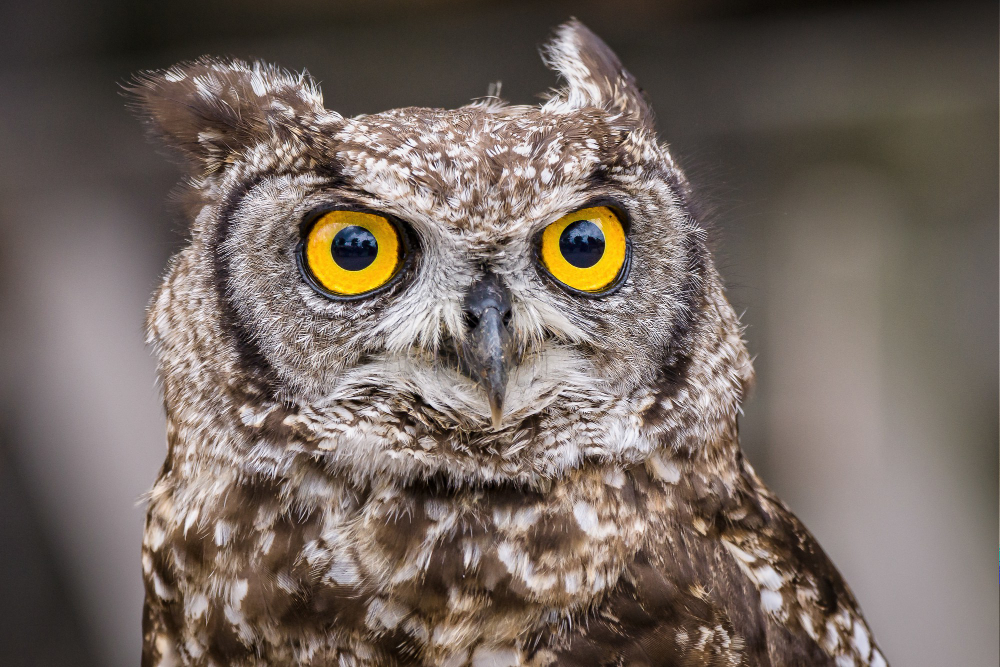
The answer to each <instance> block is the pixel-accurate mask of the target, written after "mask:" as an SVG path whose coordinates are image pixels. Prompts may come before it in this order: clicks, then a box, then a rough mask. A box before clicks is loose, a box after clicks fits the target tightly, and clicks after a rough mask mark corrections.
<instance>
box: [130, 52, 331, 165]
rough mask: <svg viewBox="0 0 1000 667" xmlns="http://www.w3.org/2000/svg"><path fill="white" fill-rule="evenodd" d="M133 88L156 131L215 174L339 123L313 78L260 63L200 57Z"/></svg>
mask: <svg viewBox="0 0 1000 667" xmlns="http://www.w3.org/2000/svg"><path fill="white" fill-rule="evenodd" d="M125 90H126V93H127V95H128V96H129V97H130V98H131V100H132V106H133V108H134V109H135V110H136V111H137V112H138V114H139V115H140V116H141V117H144V118H145V119H146V120H147V121H148V122H149V124H150V126H151V128H152V130H153V133H154V134H155V135H157V136H158V137H160V138H162V139H163V140H164V141H165V142H166V143H167V144H168V145H170V146H171V147H173V148H176V149H178V150H179V151H180V152H181V153H182V154H183V155H184V156H185V157H187V158H189V159H190V160H191V161H193V162H194V163H195V164H196V165H199V166H200V167H201V168H202V169H203V170H205V171H207V172H212V171H215V170H217V169H219V168H221V167H223V166H224V165H225V164H226V163H227V162H228V161H229V160H231V158H232V157H233V155H234V154H235V153H237V152H238V151H240V150H241V149H243V148H245V147H248V146H252V145H254V144H256V143H259V142H262V141H266V140H268V139H269V138H271V137H274V136H276V135H277V134H280V133H281V132H282V131H289V132H292V133H293V134H295V133H297V132H298V129H300V128H301V127H302V125H303V122H309V121H311V120H314V119H316V118H318V117H320V116H325V117H326V118H327V119H329V118H330V116H334V117H336V116H335V114H330V112H327V111H326V110H325V109H324V108H323V96H322V93H320V90H319V87H318V86H317V85H316V83H315V82H314V81H313V80H312V79H311V78H310V77H309V76H308V75H307V74H305V73H304V72H303V73H301V74H294V73H291V72H287V71H285V70H283V69H281V68H278V67H275V66H273V65H268V64H265V63H261V62H256V61H255V62H252V63H247V62H243V61H240V60H217V59H213V58H200V59H198V60H195V61H192V62H187V63H181V64H179V65H175V66H174V67H171V68H170V69H166V70H159V71H153V72H144V73H142V74H139V75H137V76H136V77H135V78H134V79H133V81H132V82H131V84H129V85H126V86H125Z"/></svg>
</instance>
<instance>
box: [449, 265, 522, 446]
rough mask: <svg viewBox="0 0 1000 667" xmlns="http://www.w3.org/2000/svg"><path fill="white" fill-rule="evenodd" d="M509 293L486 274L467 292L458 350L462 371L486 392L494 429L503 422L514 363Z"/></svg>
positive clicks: (492, 276)
mask: <svg viewBox="0 0 1000 667" xmlns="http://www.w3.org/2000/svg"><path fill="white" fill-rule="evenodd" d="M510 301H511V300H510V292H509V291H508V290H507V288H506V287H505V286H504V284H503V283H502V282H501V281H500V279H499V278H498V277H497V276H495V275H493V274H487V275H486V276H484V277H483V278H482V279H481V280H479V281H477V282H476V283H474V284H473V285H472V287H471V288H470V289H469V293H468V294H467V295H466V298H465V304H464V310H465V319H466V324H467V326H468V331H467V332H466V337H465V340H464V341H463V342H462V345H461V347H460V354H459V357H460V360H461V369H462V372H463V373H464V374H465V375H466V376H468V377H469V378H470V379H472V380H473V381H475V382H477V383H478V384H479V386H480V387H482V388H483V390H484V391H485V392H486V399H487V401H489V404H490V416H491V421H492V423H493V428H494V429H499V428H500V426H501V423H502V421H503V402H504V394H505V393H506V391H507V379H508V375H509V372H510V368H511V366H512V365H513V362H514V344H513V339H512V338H511V335H510V332H509V331H508V330H507V326H508V325H509V324H510V316H511V306H510Z"/></svg>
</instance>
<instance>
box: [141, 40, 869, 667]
mask: <svg viewBox="0 0 1000 667" xmlns="http://www.w3.org/2000/svg"><path fill="white" fill-rule="evenodd" d="M545 56H546V60H547V62H548V64H549V65H550V66H551V67H552V68H553V69H554V70H556V72H558V74H559V75H561V77H562V78H563V79H564V80H565V84H566V85H565V87H564V88H563V89H561V90H558V91H556V92H555V93H554V94H552V95H551V97H550V98H549V99H548V100H547V101H546V102H544V103H543V104H541V105H540V106H514V105H508V104H505V103H503V102H501V101H500V100H498V99H496V98H492V97H491V98H487V99H485V100H482V101H478V102H475V103H473V104H469V105H467V106H463V107H461V108H458V109H454V110H444V109H425V108H406V109H396V110H392V111H387V112H384V113H378V114H373V115H364V116H358V117H355V118H345V117H343V116H341V115H339V114H337V113H335V112H333V111H329V110H327V109H326V108H324V106H323V102H322V98H321V96H320V92H319V90H318V88H317V87H316V85H315V84H314V83H313V82H312V81H311V80H310V79H308V78H307V77H306V76H305V75H293V74H289V73H287V72H284V71H282V70H280V69H277V68H274V67H271V66H269V65H264V64H261V63H244V62H239V61H223V60H216V59H202V60H198V61H195V62H191V63H187V64H182V65H179V66H177V67H174V68H171V69H168V70H165V71H162V72H155V73H149V74H146V75H143V76H141V77H140V78H139V79H138V80H137V82H136V84H135V85H134V86H133V88H132V91H133V94H134V95H135V96H136V101H137V105H138V107H139V108H140V109H141V111H142V112H143V113H144V115H146V116H147V117H148V118H149V119H150V120H151V125H152V127H153V128H154V130H155V132H156V133H157V134H159V135H160V136H161V137H163V138H164V139H165V140H166V142H167V143H168V144H169V145H171V146H173V147H175V148H177V149H179V150H180V152H181V153H182V154H183V155H184V156H186V157H187V158H188V161H189V163H190V165H191V176H190V178H189V181H188V183H187V186H186V192H187V194H188V199H187V201H188V211H189V215H190V217H191V233H190V241H189V243H188V244H187V245H186V247H184V249H183V250H181V251H180V252H179V253H178V254H177V256H176V257H174V258H173V260H172V262H171V263H170V268H169V272H168V273H167V276H166V278H165V279H164V281H163V284H162V286H161V287H160V289H159V291H158V293H157V295H156V296H155V298H154V300H153V303H152V306H151V308H150V312H149V318H148V326H149V339H150V341H151V342H152V344H153V346H154V348H155V350H156V353H157V355H158V358H159V369H160V376H161V378H162V385H163V395H164V402H165V405H166V413H167V441H168V453H167V458H166V462H165V464H164V466H163V469H162V471H161V472H160V475H159V479H158V480H157V481H156V484H155V486H154V487H153V489H152V491H151V492H150V493H149V496H148V501H149V508H148V518H147V523H146V529H145V536H144V540H143V550H142V568H143V573H144V577H145V583H146V607H145V614H144V620H143V640H144V650H143V664H144V665H150V666H152V665H163V666H166V665H341V666H348V665H357V666H363V665H385V666H390V665H396V666H401V665H442V666H447V667H459V666H462V665H472V666H474V667H507V666H513V665H537V666H544V665H581V666H583V665H588V666H589V665H647V666H654V665H720V666H721V665H836V666H838V667H844V666H846V665H857V666H860V665H871V666H873V667H877V666H880V665H885V664H886V663H885V659H884V658H883V657H882V654H881V653H880V652H879V649H878V648H877V647H876V646H875V643H874V641H873V640H872V637H871V634H870V632H869V630H868V628H867V626H866V624H865V621H864V620H863V618H862V616H861V612H860V611H859V609H858V605H857V603H856V602H855V600H854V597H853V596H852V594H851V592H850V590H849V589H848V587H847V586H846V585H845V583H844V582H843V581H842V579H841V577H840V575H839V574H838V573H837V571H836V570H835V569H834V567H833V565H832V564H831V563H830V561H829V560H828V559H827V557H826V555H824V553H823V551H822V550H821V549H820V547H819V546H818V545H817V544H816V542H815V540H814V539H813V538H812V536H811V535H810V534H809V533H808V532H807V531H806V530H805V529H804V528H803V527H802V525H801V524H800V523H799V522H798V520H797V519H796V518H795V517H794V516H793V515H792V514H791V513H790V512H789V511H788V510H787V509H786V508H785V507H784V505H782V504H781V502H780V501H779V500H778V499H777V498H775V496H774V495H773V494H772V493H771V492H770V491H768V489H767V488H766V487H765V486H764V485H763V484H762V483H761V481H760V480H759V479H758V477H757V476H756V474H755V473H754V471H753V469H752V468H751V467H750V464H749V463H747V461H746V460H745V459H744V458H743V456H742V454H741V452H740V448H739V443H738V435H737V413H738V411H739V405H740V401H741V400H742V398H743V395H744V392H745V391H746V389H747V387H748V385H749V383H750V382H751V380H752V374H753V372H752V369H751V364H750V359H749V357H748V355H747V351H746V348H745V346H744V343H743V340H742V338H741V329H740V324H739V321H738V319H737V317H736V315H735V314H734V312H733V309H732V308H731V306H730V304H729V303H728V302H727V300H726V297H725V295H724V292H723V287H722V283H721V282H720V279H719V276H718V274H717V273H716V270H715V268H714V267H713V264H712V260H711V258H710V257H709V254H708V251H707V250H706V245H705V239H704V232H703V229H702V227H701V226H699V220H698V219H696V217H695V212H694V210H693V209H692V206H691V203H690V198H691V192H690V188H689V186H688V183H687V181H686V180H685V177H684V175H683V174H682V172H681V171H680V169H679V168H678V166H677V165H676V164H675V163H674V161H673V159H672V158H671V156H670V153H669V151H668V150H667V148H666V147H665V146H664V145H663V144H661V143H660V142H659V140H658V139H657V136H656V133H655V132H654V129H653V125H652V122H653V120H652V112H651V111H650V108H649V107H648V106H647V102H646V101H645V100H644V98H643V95H642V93H641V91H640V90H639V88H638V87H637V85H636V83H635V81H634V79H633V78H632V76H631V75H630V74H628V73H627V72H626V71H624V70H623V69H622V66H621V64H620V62H619V61H618V59H617V58H616V57H615V55H614V54H613V53H611V51H610V50H609V49H608V47H607V46H606V45H605V44H604V43H603V42H601V41H600V40H599V39H598V38H597V37H596V36H595V35H593V34H592V33H591V32H590V31H589V30H587V29H586V28H585V27H584V26H582V25H581V24H580V23H578V22H570V23H568V24H566V25H564V26H563V27H561V28H560V29H559V30H558V31H557V33H556V36H555V38H554V40H553V41H552V42H551V44H550V45H549V46H548V47H547V48H546V50H545Z"/></svg>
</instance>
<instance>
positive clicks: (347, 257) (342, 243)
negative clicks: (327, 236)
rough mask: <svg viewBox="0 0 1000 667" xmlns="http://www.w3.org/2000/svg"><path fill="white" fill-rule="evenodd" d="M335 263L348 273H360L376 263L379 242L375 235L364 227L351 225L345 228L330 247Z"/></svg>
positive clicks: (335, 237) (334, 238) (338, 233)
mask: <svg viewBox="0 0 1000 667" xmlns="http://www.w3.org/2000/svg"><path fill="white" fill-rule="evenodd" d="M330 253H331V254H332V255H333V261H335V262H336V263H337V265H338V266H339V267H340V268H342V269H345V270H347V271H360V270H361V269H364V268H367V267H369V266H370V265H371V263H372V262H374V261H375V256H376V255H378V241H376V240H375V235H374V234H372V233H371V232H370V231H368V230H367V229H365V228H364V227H358V226H357V225H351V226H350V227H344V228H343V229H341V230H340V231H339V232H337V235H336V236H334V237H333V245H332V246H330Z"/></svg>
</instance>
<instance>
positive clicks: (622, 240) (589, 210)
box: [534, 199, 632, 299]
mask: <svg viewBox="0 0 1000 667" xmlns="http://www.w3.org/2000/svg"><path fill="white" fill-rule="evenodd" d="M602 210H603V217H604V218H606V221H607V222H613V224H615V225H616V226H617V231H615V230H610V229H609V230H608V231H611V232H612V234H611V235H612V237H615V236H617V237H618V240H617V242H618V243H619V244H620V246H619V248H618V250H617V252H615V253H613V254H615V255H618V256H620V258H621V259H620V263H619V265H618V268H617V273H616V275H615V276H614V278H612V279H611V280H610V281H609V282H607V283H605V284H603V285H601V286H600V287H598V288H596V289H594V290H587V289H579V288H577V287H574V286H573V285H570V284H568V282H567V281H566V280H563V279H561V278H559V277H557V276H556V275H555V273H554V271H562V270H565V269H566V268H568V269H569V270H570V271H573V272H576V273H579V269H583V270H584V271H586V270H587V269H589V268H591V267H592V266H593V267H594V268H600V267H597V266H595V265H598V264H600V263H601V262H602V261H604V259H605V254H604V253H605V251H603V250H602V255H601V257H599V258H597V259H593V258H592V259H590V260H589V261H586V262H585V263H572V266H571V262H569V261H568V258H567V257H565V256H561V257H559V258H558V259H556V260H555V261H554V262H553V263H554V264H557V266H555V267H553V266H550V264H549V262H547V261H546V256H548V258H549V260H550V261H552V259H553V257H552V255H553V252H554V248H553V247H554V245H555V244H554V243H553V241H554V240H555V239H554V238H549V239H547V244H546V236H547V235H546V232H547V231H548V232H549V236H553V237H554V234H553V231H559V232H560V237H559V238H558V241H557V242H558V244H559V246H560V248H559V251H558V252H560V254H561V251H562V248H563V246H562V242H563V241H565V239H564V238H562V237H563V236H564V235H565V230H566V229H567V228H568V227H570V226H571V225H573V224H576V223H578V222H582V221H590V222H593V220H594V219H593V218H587V217H582V216H581V217H580V218H579V219H576V220H574V219H573V218H576V217H577V216H580V214H584V215H587V214H591V215H597V214H598V213H602ZM630 228H631V224H630V220H629V218H628V215H627V213H625V211H624V209H623V208H622V207H621V206H620V205H618V204H617V202H614V201H608V200H605V199H602V200H596V201H592V202H590V203H588V204H585V205H584V206H582V207H581V208H578V209H576V210H575V211H573V212H571V213H568V214H566V215H564V216H562V217H561V218H559V219H558V220H555V221H554V222H551V223H549V224H548V225H546V226H545V227H544V228H543V229H542V230H541V231H540V232H538V234H537V236H536V237H535V243H534V258H535V263H536V265H537V266H538V268H539V270H540V272H541V273H542V275H543V276H545V277H546V278H547V279H548V280H550V281H551V282H552V283H554V284H555V285H556V287H558V288H559V289H561V290H563V291H564V292H566V293H567V294H571V295H573V296H577V297H583V298H586V299H600V298H604V297H606V296H609V295H610V294H613V293H614V292H616V291H618V290H619V289H620V288H621V286H622V285H624V284H625V281H626V280H627V279H628V275H629V272H630V270H631V268H632V241H631V239H630V238H629V234H628V232H629V230H630ZM601 230H602V242H603V241H604V240H606V239H604V238H603V237H604V234H603V231H605V230H604V227H603V225H602V226H601ZM611 241H612V243H614V242H615V239H614V238H612V239H611ZM608 259H609V261H612V266H613V263H614V261H615V260H614V258H613V257H608ZM560 265H561V266H560ZM567 278H568V279H569V277H568V276H567Z"/></svg>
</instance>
